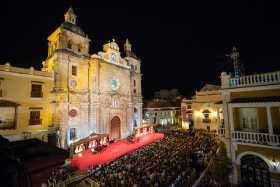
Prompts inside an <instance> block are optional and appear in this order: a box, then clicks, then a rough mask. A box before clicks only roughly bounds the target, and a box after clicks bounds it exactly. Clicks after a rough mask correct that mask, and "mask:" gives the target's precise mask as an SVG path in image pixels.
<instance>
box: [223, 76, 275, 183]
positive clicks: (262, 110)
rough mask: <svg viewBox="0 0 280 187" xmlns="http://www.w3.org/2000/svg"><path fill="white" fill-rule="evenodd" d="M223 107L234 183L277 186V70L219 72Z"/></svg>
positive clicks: (225, 139) (226, 140) (225, 136)
mask: <svg viewBox="0 0 280 187" xmlns="http://www.w3.org/2000/svg"><path fill="white" fill-rule="evenodd" d="M221 84H222V85H221V93H222V100H223V102H222V105H223V106H222V107H223V113H224V124H225V134H224V136H223V138H222V139H223V140H224V142H225V143H226V147H227V152H228V156H229V157H230V158H231V159H232V162H233V165H234V170H233V178H232V180H233V183H236V184H237V183H239V184H242V185H244V186H245V185H246V186H280V148H279V147H280V135H279V133H280V131H279V129H280V124H279V121H280V72H271V73H263V74H252V75H246V76H243V75H242V76H237V77H231V76H230V75H228V74H227V73H225V72H223V73H222V74H221Z"/></svg>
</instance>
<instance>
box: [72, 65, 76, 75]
mask: <svg viewBox="0 0 280 187" xmlns="http://www.w3.org/2000/svg"><path fill="white" fill-rule="evenodd" d="M72 75H73V76H77V66H72Z"/></svg>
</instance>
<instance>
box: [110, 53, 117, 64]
mask: <svg viewBox="0 0 280 187" xmlns="http://www.w3.org/2000/svg"><path fill="white" fill-rule="evenodd" d="M116 59H117V57H116V54H115V53H112V54H111V60H112V61H113V62H115V61H116Z"/></svg>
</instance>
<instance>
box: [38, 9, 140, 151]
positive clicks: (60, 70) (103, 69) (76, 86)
mask: <svg viewBox="0 0 280 187" xmlns="http://www.w3.org/2000/svg"><path fill="white" fill-rule="evenodd" d="M64 17H65V21H64V22H63V23H62V24H61V25H60V26H59V27H58V28H57V29H56V30H55V31H54V32H53V33H52V34H51V35H50V36H49V37H48V57H47V58H46V60H45V61H44V62H43V68H42V71H45V72H50V73H53V75H54V86H53V90H52V93H53V97H54V99H53V101H52V105H53V117H52V118H53V119H52V121H53V123H54V126H57V127H59V128H60V130H59V133H60V143H61V146H62V147H67V146H69V145H70V144H71V143H73V142H75V141H77V140H79V139H81V138H84V137H87V136H89V135H90V134H91V133H107V134H109V135H110V136H111V138H114V139H119V138H123V137H126V136H128V135H129V134H130V133H132V131H133V128H136V127H138V126H140V124H141V121H142V93H141V71H140V65H141V62H140V59H139V58H137V56H136V55H135V54H134V53H133V51H132V46H131V44H130V42H129V40H128V39H127V40H126V41H125V44H124V53H121V52H120V48H119V46H118V44H117V43H116V42H115V40H114V39H113V40H112V41H109V42H108V43H106V44H104V45H103V51H100V52H98V53H97V54H90V53H89V48H90V41H91V40H90V38H89V37H88V36H87V34H85V32H84V31H83V30H82V29H81V28H80V27H79V26H78V25H77V17H76V15H75V13H74V11H73V9H72V8H70V9H69V10H68V11H67V12H66V14H65V15H64Z"/></svg>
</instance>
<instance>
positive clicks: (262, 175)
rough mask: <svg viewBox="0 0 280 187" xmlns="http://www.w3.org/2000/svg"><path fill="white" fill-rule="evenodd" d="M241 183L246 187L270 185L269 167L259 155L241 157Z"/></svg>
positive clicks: (268, 186) (265, 186) (267, 186)
mask: <svg viewBox="0 0 280 187" xmlns="http://www.w3.org/2000/svg"><path fill="white" fill-rule="evenodd" d="M240 170H241V184H242V186H244V187H245V186H246V187H253V186H254V187H270V186H271V185H270V173H269V167H268V165H267V164H266V163H265V161H264V160H262V159H261V158H260V157H258V156H255V155H245V156H243V157H242V158H241V165H240Z"/></svg>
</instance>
